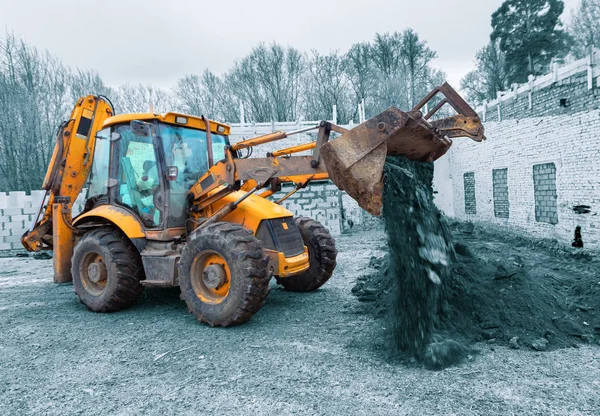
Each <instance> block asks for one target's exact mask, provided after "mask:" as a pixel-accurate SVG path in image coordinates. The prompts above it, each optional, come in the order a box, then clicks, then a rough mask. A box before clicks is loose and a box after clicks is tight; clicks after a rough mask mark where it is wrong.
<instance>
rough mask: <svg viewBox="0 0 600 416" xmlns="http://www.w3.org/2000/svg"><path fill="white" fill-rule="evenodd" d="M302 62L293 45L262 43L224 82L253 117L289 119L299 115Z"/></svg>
mask: <svg viewBox="0 0 600 416" xmlns="http://www.w3.org/2000/svg"><path fill="white" fill-rule="evenodd" d="M304 70H305V63H304V59H303V57H302V54H301V53H300V52H299V51H298V50H297V49H294V48H291V47H288V48H287V49H284V48H283V47H282V46H280V45H277V44H275V43H274V44H272V45H270V46H266V45H264V44H261V45H259V46H257V47H256V48H254V49H253V50H252V52H251V53H250V54H249V55H247V56H246V57H244V58H243V59H242V60H241V61H238V62H236V63H235V64H234V67H233V69H232V70H231V71H230V72H229V74H228V75H227V85H228V87H229V88H230V89H231V91H232V93H233V94H234V95H235V96H236V97H238V98H239V99H240V100H241V102H242V103H244V105H245V107H246V108H247V109H248V110H249V111H248V112H247V114H248V118H249V119H250V120H253V121H271V120H274V121H288V120H294V119H296V118H297V116H298V108H299V105H300V90H301V79H302V74H303V73H304Z"/></svg>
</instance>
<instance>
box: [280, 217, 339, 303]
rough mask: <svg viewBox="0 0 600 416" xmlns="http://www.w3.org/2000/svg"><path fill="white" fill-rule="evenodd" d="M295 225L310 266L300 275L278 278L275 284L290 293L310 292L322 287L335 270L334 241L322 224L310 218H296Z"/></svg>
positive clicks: (335, 254)
mask: <svg viewBox="0 0 600 416" xmlns="http://www.w3.org/2000/svg"><path fill="white" fill-rule="evenodd" d="M296 224H297V225H298V229H299V230H300V234H301V235H302V240H303V241H304V245H306V247H308V256H309V262H310V266H309V268H308V270H306V271H305V272H304V273H302V274H298V275H296V276H290V277H283V278H278V279H277V283H279V284H280V285H282V286H283V287H284V288H285V289H287V290H290V291H292V292H312V291H313V290H317V289H318V288H320V287H321V286H323V285H324V284H325V282H327V280H329V278H330V277H331V275H332V273H333V270H334V269H335V266H336V256H337V250H336V248H335V240H334V238H333V237H332V236H331V234H329V231H328V230H327V228H325V226H323V224H321V223H320V222H318V221H315V220H313V219H312V218H307V217H298V218H296Z"/></svg>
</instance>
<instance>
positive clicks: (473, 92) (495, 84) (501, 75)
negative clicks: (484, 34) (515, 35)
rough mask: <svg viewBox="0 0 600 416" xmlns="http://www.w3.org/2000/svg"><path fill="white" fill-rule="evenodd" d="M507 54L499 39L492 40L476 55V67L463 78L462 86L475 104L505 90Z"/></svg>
mask: <svg viewBox="0 0 600 416" xmlns="http://www.w3.org/2000/svg"><path fill="white" fill-rule="evenodd" d="M507 82H508V74H507V72H506V65H505V55H504V53H503V52H502V51H501V50H500V47H499V45H498V41H494V42H490V43H489V44H488V45H486V46H484V47H483V48H481V49H480V50H479V51H478V52H477V55H476V68H475V69H474V70H473V71H471V72H469V73H468V74H467V75H466V76H465V78H463V79H462V80H461V83H460V87H461V89H462V90H464V91H465V92H466V94H467V98H468V99H469V100H470V101H471V102H473V103H474V104H481V103H482V102H483V100H486V99H488V100H491V99H494V98H496V92H497V91H504V90H505V89H506V88H507V87H508V85H507Z"/></svg>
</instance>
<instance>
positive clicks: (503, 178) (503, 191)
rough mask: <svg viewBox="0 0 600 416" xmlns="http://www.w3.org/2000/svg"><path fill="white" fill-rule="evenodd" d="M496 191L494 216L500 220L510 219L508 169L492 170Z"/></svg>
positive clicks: (494, 189)
mask: <svg viewBox="0 0 600 416" xmlns="http://www.w3.org/2000/svg"><path fill="white" fill-rule="evenodd" d="M492 180H493V184H492V186H493V191H494V215H495V216H496V217H498V218H510V201H509V199H508V169H506V168H504V169H494V170H492Z"/></svg>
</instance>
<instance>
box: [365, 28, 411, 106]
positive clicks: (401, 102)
mask: <svg viewBox="0 0 600 416" xmlns="http://www.w3.org/2000/svg"><path fill="white" fill-rule="evenodd" d="M401 45H402V35H401V34H400V33H398V32H394V33H392V34H389V33H385V34H383V35H382V34H379V33H377V34H376V35H375V41H374V42H373V45H372V47H371V53H372V57H373V61H374V62H375V67H376V68H377V70H378V81H379V88H378V89H377V91H376V92H375V93H376V100H377V101H376V102H377V106H376V108H375V110H376V111H377V112H379V111H382V110H384V109H385V108H387V107H389V106H391V105H395V106H397V107H400V108H406V107H408V94H407V89H406V74H405V73H404V71H403V69H404V68H403V64H402V55H401Z"/></svg>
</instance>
